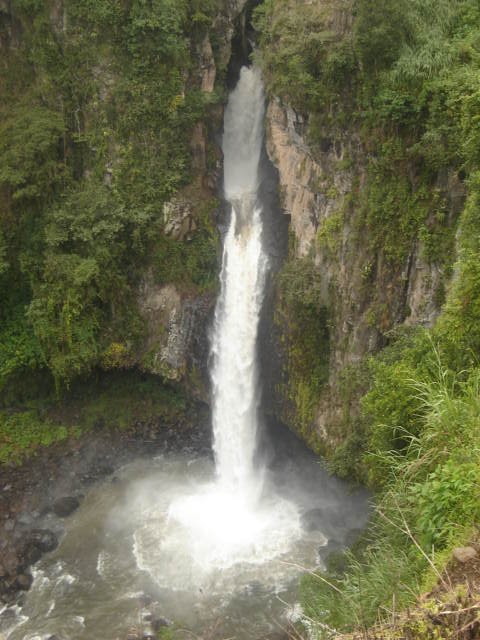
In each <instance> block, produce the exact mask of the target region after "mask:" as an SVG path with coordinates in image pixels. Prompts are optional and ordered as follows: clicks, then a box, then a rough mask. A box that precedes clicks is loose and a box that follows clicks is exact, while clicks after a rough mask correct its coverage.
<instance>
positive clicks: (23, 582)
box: [16, 573, 33, 591]
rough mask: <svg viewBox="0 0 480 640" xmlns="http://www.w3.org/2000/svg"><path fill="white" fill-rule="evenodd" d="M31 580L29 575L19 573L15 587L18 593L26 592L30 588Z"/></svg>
mask: <svg viewBox="0 0 480 640" xmlns="http://www.w3.org/2000/svg"><path fill="white" fill-rule="evenodd" d="M32 582H33V578H32V576H31V575H30V574H29V573H20V574H19V575H18V576H17V580H16V587H17V589H20V591H28V590H29V589H30V587H31V586H32Z"/></svg>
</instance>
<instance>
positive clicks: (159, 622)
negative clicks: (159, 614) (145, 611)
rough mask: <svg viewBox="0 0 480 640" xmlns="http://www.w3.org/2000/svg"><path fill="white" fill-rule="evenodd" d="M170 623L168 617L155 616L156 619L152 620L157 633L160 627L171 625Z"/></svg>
mask: <svg viewBox="0 0 480 640" xmlns="http://www.w3.org/2000/svg"><path fill="white" fill-rule="evenodd" d="M170 624H171V622H170V620H167V619H166V618H155V620H152V629H153V630H154V631H155V633H158V632H159V631H160V629H163V628H165V627H169V626H170Z"/></svg>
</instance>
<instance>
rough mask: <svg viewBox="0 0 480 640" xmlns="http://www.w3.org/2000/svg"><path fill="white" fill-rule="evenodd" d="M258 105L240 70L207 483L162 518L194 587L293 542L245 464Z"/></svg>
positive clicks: (251, 380)
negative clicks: (176, 539) (211, 472)
mask: <svg viewBox="0 0 480 640" xmlns="http://www.w3.org/2000/svg"><path fill="white" fill-rule="evenodd" d="M264 102H265V97H264V93H263V84H262V79H261V75H260V72H259V71H258V70H256V69H251V68H247V67H243V68H242V69H241V72H240V79H239V81H238V84H237V86H236V88H235V90H234V91H233V92H232V93H231V94H230V98H229V101H228V105H227V109H226V112H225V121H224V136H223V152H224V167H225V174H224V176H225V177H224V190H225V196H226V199H227V201H228V202H229V204H230V208H231V218H230V225H229V229H228V232H227V235H226V238H225V243H224V251H223V264H222V272H221V292H220V297H219V300H218V303H217V308H216V313H215V323H214V333H213V339H212V355H213V367H212V399H213V435H214V443H213V447H214V453H215V464H216V482H215V483H214V484H212V485H208V486H205V487H203V489H202V490H201V491H199V492H197V493H196V494H193V495H190V496H187V497H183V498H181V499H179V500H178V501H175V502H174V503H173V504H172V505H171V506H170V509H169V515H170V521H174V522H176V523H177V524H180V525H181V526H182V527H183V529H184V532H189V535H190V540H191V541H192V542H193V544H192V545H191V546H190V547H189V553H188V556H189V561H190V562H191V561H192V560H193V567H197V568H201V569H202V570H201V571H200V572H199V574H198V577H201V578H203V577H204V574H205V573H209V572H210V571H212V570H214V569H217V568H222V569H225V568H228V567H231V566H233V565H235V564H238V563H241V562H243V563H245V562H246V563H263V562H265V561H266V560H267V559H270V558H272V557H276V556H278V555H279V554H281V553H283V552H285V551H286V550H287V549H288V546H289V545H290V543H291V542H292V540H295V539H296V538H298V537H299V535H300V533H301V527H300V520H299V515H298V513H297V509H296V508H295V507H294V505H293V504H292V503H290V502H288V501H285V500H281V499H280V498H277V497H275V498H273V497H272V496H270V497H269V498H267V497H266V496H262V470H261V469H255V465H254V461H255V450H256V437H257V426H258V425H257V423H258V409H259V380H258V371H257V333H258V323H259V318H260V312H261V306H262V299H263V291H264V285H265V274H266V270H267V257H266V255H265V253H264V250H263V246H262V219H261V205H260V202H259V199H258V181H259V178H258V175H259V162H260V156H261V152H262V145H263V136H264V128H263V120H264ZM177 535H178V532H177ZM193 577H194V576H193V573H191V574H190V578H189V579H190V580H192V579H193Z"/></svg>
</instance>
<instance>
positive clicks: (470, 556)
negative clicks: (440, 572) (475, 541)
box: [453, 547, 478, 564]
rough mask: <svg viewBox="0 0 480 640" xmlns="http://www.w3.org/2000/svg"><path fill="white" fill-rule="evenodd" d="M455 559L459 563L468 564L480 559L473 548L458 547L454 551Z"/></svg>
mask: <svg viewBox="0 0 480 640" xmlns="http://www.w3.org/2000/svg"><path fill="white" fill-rule="evenodd" d="M453 557H454V558H455V560H457V562H461V563H462V564H466V563H467V562H471V561H472V560H475V558H477V557H478V553H477V551H476V550H475V549H474V548H473V547H457V548H456V549H454V550H453Z"/></svg>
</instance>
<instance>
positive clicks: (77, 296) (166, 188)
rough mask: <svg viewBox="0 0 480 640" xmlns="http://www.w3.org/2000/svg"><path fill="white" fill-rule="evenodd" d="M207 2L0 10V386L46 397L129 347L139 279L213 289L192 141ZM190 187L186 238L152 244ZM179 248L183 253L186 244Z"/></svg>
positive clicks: (71, 0) (21, 2)
mask: <svg viewBox="0 0 480 640" xmlns="http://www.w3.org/2000/svg"><path fill="white" fill-rule="evenodd" d="M217 11H218V6H217V2H216V0H212V1H211V2H207V3H205V2H202V3H199V2H198V0H181V1H173V0H153V2H144V1H143V0H135V1H134V2H131V3H127V4H125V3H123V4H122V3H118V2H111V1H110V0H99V1H98V2H92V1H91V0H66V2H65V4H64V6H63V5H61V6H60V7H59V6H58V3H54V2H53V1H48V2H26V1H25V0H13V1H12V2H11V3H10V4H9V9H8V12H7V11H6V10H3V9H2V11H0V39H1V41H2V43H4V44H2V62H1V66H0V105H1V106H0V212H1V215H0V297H1V300H2V304H1V308H0V344H1V347H0V390H1V389H2V388H5V386H12V384H13V383H14V380H16V379H17V380H18V379H20V378H21V377H23V376H25V375H28V374H30V373H31V372H35V371H37V372H40V371H42V374H41V375H45V372H46V371H48V372H49V373H50V374H51V375H52V376H53V377H54V379H55V381H56V384H57V387H58V388H60V387H66V386H68V385H69V384H71V382H72V381H73V380H74V379H75V378H76V377H77V376H79V375H82V374H88V372H89V371H91V370H92V369H93V368H94V367H96V366H98V365H100V364H102V362H103V360H104V354H105V352H107V351H108V349H109V348H110V345H111V344H112V343H117V344H122V345H124V347H126V345H130V347H132V345H133V346H135V344H137V343H138V341H139V340H141V339H142V334H143V324H142V321H141V319H140V318H139V316H138V312H137V310H136V305H135V295H136V287H137V286H138V282H139V279H140V277H141V274H142V273H144V272H145V270H146V268H147V267H148V266H150V265H153V267H154V268H153V272H154V275H155V277H156V278H157V280H158V282H160V283H162V282H174V283H176V284H177V285H178V286H180V287H181V288H183V289H184V290H187V291H196V290H199V289H201V290H205V289H207V288H211V287H213V286H214V278H213V275H212V274H213V273H214V272H215V271H216V270H217V237H216V232H215V230H214V229H212V223H211V216H212V211H213V209H214V207H215V202H212V201H211V199H210V198H211V197H210V195H209V194H208V193H207V192H206V191H205V190H204V189H203V187H202V186H201V184H200V182H201V177H200V176H198V172H197V170H196V169H195V168H194V167H193V166H192V149H191V146H190V144H191V138H192V132H193V130H194V127H195V125H196V124H197V123H198V122H200V121H201V120H202V119H203V118H204V117H205V116H206V114H207V112H208V109H209V107H210V105H211V104H213V103H215V102H216V101H217V100H218V97H217V96H216V95H207V94H204V93H202V92H201V90H200V81H199V79H198V70H197V69H196V67H195V64H196V60H195V56H193V55H192V52H193V51H195V48H196V47H198V46H199V44H200V43H201V42H202V41H203V39H204V38H205V35H206V34H207V33H208V32H209V31H210V29H211V24H212V18H213V16H214V15H216V12H217ZM187 185H189V186H188V188H189V195H190V197H191V201H192V210H193V214H194V216H195V217H196V228H197V231H196V232H195V233H193V237H192V239H191V241H190V242H188V243H184V242H180V241H177V240H174V239H172V238H169V237H167V236H166V235H165V233H164V217H163V204H164V203H165V202H167V201H168V200H169V199H171V198H172V197H173V196H174V195H175V194H176V193H177V192H178V191H179V190H181V189H184V188H185V187H186V186H187ZM187 245H188V246H187Z"/></svg>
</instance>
